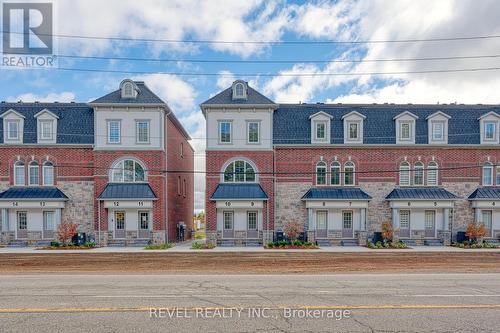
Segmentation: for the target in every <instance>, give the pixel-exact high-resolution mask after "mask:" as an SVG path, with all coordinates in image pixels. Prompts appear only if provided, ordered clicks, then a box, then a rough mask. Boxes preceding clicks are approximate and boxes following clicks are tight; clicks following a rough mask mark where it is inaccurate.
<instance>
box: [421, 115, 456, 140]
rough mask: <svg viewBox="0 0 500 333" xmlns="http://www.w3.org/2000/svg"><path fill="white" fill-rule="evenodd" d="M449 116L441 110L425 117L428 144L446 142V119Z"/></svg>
mask: <svg viewBox="0 0 500 333" xmlns="http://www.w3.org/2000/svg"><path fill="white" fill-rule="evenodd" d="M450 118H451V117H450V116H448V115H447V114H446V113H443V112H436V113H433V114H431V115H430V116H428V117H427V124H428V126H427V130H428V132H429V136H428V141H429V144H446V143H448V119H450Z"/></svg>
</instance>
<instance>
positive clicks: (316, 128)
mask: <svg viewBox="0 0 500 333" xmlns="http://www.w3.org/2000/svg"><path fill="white" fill-rule="evenodd" d="M318 125H324V126H325V137H324V138H319V137H318ZM327 128H328V122H327V121H325V120H315V121H314V140H315V141H324V142H327V140H328V139H327V138H328V134H327Z"/></svg>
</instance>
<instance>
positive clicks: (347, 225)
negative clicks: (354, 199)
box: [342, 211, 352, 229]
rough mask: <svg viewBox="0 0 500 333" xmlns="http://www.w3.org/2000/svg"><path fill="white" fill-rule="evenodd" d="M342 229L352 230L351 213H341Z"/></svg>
mask: <svg viewBox="0 0 500 333" xmlns="http://www.w3.org/2000/svg"><path fill="white" fill-rule="evenodd" d="M342 227H343V228H344V229H352V211H345V212H342Z"/></svg>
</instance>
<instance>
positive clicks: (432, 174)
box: [427, 162, 438, 186]
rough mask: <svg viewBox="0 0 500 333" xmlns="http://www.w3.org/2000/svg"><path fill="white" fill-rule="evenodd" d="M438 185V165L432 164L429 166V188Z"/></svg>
mask: <svg viewBox="0 0 500 333" xmlns="http://www.w3.org/2000/svg"><path fill="white" fill-rule="evenodd" d="M437 185H438V165H437V163H436V162H430V163H429V165H428V166H427V186H437Z"/></svg>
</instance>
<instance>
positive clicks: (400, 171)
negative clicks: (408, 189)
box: [399, 162, 411, 186]
mask: <svg viewBox="0 0 500 333" xmlns="http://www.w3.org/2000/svg"><path fill="white" fill-rule="evenodd" d="M402 167H404V168H407V169H404V170H402ZM410 170H411V166H410V164H409V163H408V162H403V163H401V164H399V186H411V171H410ZM402 171H403V172H405V173H406V172H407V175H408V183H407V184H403V182H402V181H401V180H402V179H403V177H402V175H403V172H402Z"/></svg>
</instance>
